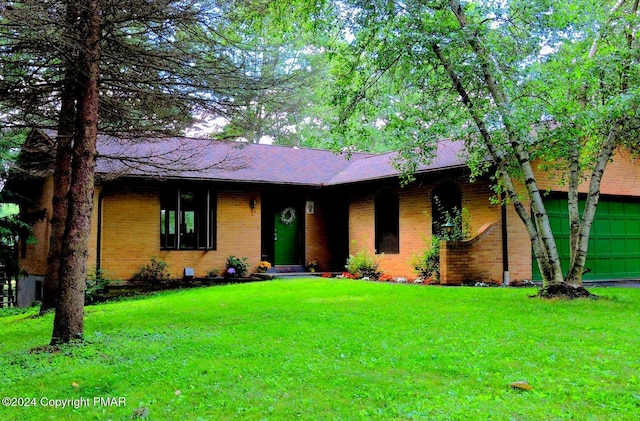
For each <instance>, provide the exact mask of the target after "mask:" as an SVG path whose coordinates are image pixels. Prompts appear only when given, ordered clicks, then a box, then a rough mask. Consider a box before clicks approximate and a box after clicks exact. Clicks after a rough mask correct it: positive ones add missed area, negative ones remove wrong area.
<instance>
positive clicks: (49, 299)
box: [40, 3, 78, 315]
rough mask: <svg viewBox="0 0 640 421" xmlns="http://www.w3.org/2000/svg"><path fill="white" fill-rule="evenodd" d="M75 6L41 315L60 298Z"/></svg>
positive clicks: (71, 125)
mask: <svg viewBox="0 0 640 421" xmlns="http://www.w3.org/2000/svg"><path fill="white" fill-rule="evenodd" d="M76 6H77V5H76V4H75V3H72V4H69V6H68V7H67V16H66V20H65V25H66V33H67V40H68V41H69V42H70V44H69V45H68V47H69V48H68V49H67V52H66V57H65V74H64V81H63V87H62V92H61V100H60V101H61V107H60V115H59V119H58V136H57V138H56V159H55V167H54V170H53V200H52V209H51V210H52V212H51V234H50V238H49V253H48V255H47V270H46V272H45V275H44V283H43V285H42V289H43V291H42V305H41V306H40V315H43V314H45V313H46V312H48V311H49V310H53V309H54V308H56V305H57V303H58V297H59V295H60V289H59V287H60V279H59V272H60V264H59V263H60V253H61V251H62V236H63V235H64V229H65V222H66V219H67V208H68V206H69V203H68V197H67V195H68V193H69V185H70V178H71V143H72V142H71V141H72V138H73V133H74V117H75V112H76V93H75V90H76V77H77V72H76V67H75V63H76V61H77V54H74V51H76V48H75V44H74V41H73V40H75V39H76V36H77V33H76V31H77V28H74V27H75V25H76V22H77V19H78V8H77V7H76Z"/></svg>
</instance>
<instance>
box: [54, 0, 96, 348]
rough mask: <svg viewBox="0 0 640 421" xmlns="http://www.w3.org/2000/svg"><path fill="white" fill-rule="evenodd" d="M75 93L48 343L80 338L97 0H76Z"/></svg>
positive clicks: (93, 117)
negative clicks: (57, 293)
mask: <svg viewBox="0 0 640 421" xmlns="http://www.w3.org/2000/svg"><path fill="white" fill-rule="evenodd" d="M79 5H80V14H79V16H80V18H79V22H80V31H79V34H80V36H81V37H80V39H81V40H82V49H81V52H80V54H79V58H78V63H77V65H78V69H79V72H78V78H77V80H78V85H77V87H78V91H77V93H78V95H77V112H76V127H75V136H74V144H73V160H72V166H71V180H70V181H71V185H70V189H69V203H68V211H67V219H66V224H65V225H66V226H65V232H64V237H63V245H62V252H61V255H60V257H61V259H60V272H59V276H60V298H59V300H58V305H57V307H56V315H55V319H54V325H53V333H52V338H51V343H52V344H59V343H65V342H69V341H72V340H76V339H82V337H83V333H84V292H85V282H86V281H85V275H86V263H87V256H88V248H89V234H90V229H91V212H92V210H93V191H94V175H95V163H96V138H97V134H98V133H97V131H98V126H97V122H98V93H99V89H98V80H99V76H100V64H99V59H100V36H101V23H100V0H89V1H86V2H80V3H79Z"/></svg>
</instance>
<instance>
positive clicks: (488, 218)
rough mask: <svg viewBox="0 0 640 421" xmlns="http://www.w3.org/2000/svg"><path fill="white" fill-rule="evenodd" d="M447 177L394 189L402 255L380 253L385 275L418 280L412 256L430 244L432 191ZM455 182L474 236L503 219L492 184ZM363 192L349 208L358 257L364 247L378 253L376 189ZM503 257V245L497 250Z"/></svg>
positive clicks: (352, 250) (353, 198) (353, 249)
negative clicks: (467, 212) (376, 250)
mask: <svg viewBox="0 0 640 421" xmlns="http://www.w3.org/2000/svg"><path fill="white" fill-rule="evenodd" d="M443 180H451V179H450V178H447V177H442V176H440V177H437V178H436V177H433V178H432V179H423V180H421V181H420V183H419V184H418V183H416V184H413V185H409V186H407V187H405V188H401V187H394V188H392V191H393V192H394V193H395V194H397V195H398V198H399V202H400V233H399V234H400V252H399V253H398V254H378V255H376V258H377V260H378V262H379V264H380V268H381V270H382V271H383V272H384V273H388V274H390V275H392V276H396V277H397V276H405V277H415V276H416V273H415V271H414V269H413V266H412V265H411V261H412V259H413V256H415V255H416V254H418V253H420V252H421V251H423V250H424V249H425V248H426V247H429V246H430V244H431V213H432V205H431V201H432V192H433V191H434V189H435V188H436V187H437V185H438V184H439V183H440V182H441V181H443ZM458 180H460V181H462V180H464V177H461V178H457V176H456V178H454V179H453V181H455V182H456V184H457V185H458V186H459V188H460V190H461V199H462V207H463V208H466V209H468V210H469V213H470V216H471V220H470V228H471V232H472V233H476V232H477V230H478V229H479V228H480V227H482V226H483V225H485V224H487V223H492V222H498V221H499V220H500V206H499V205H494V204H492V203H491V201H490V197H491V195H492V194H493V192H492V190H491V188H490V185H489V184H488V183H486V182H483V181H478V182H476V183H474V184H469V183H463V182H458ZM358 190H359V191H360V193H354V194H352V196H351V200H350V206H349V238H350V240H351V243H350V245H349V252H350V253H351V254H355V253H357V252H358V251H360V250H362V249H363V248H364V249H366V250H368V251H370V252H371V253H373V252H374V250H375V208H374V202H375V200H374V199H375V194H376V193H377V192H378V190H377V189H376V188H375V187H370V188H359V189H358ZM495 253H496V255H498V256H501V255H502V248H501V246H500V247H498V248H497V249H496V250H495Z"/></svg>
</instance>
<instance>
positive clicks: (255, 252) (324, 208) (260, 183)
mask: <svg viewBox="0 0 640 421" xmlns="http://www.w3.org/2000/svg"><path fill="white" fill-rule="evenodd" d="M54 139H55V133H54V132H50V131H39V130H34V131H33V132H32V133H31V134H30V136H29V138H28V140H27V142H26V144H25V147H24V149H23V158H22V161H23V163H25V162H26V163H28V162H29V161H31V164H33V166H35V167H37V168H39V169H40V171H39V174H38V176H33V174H31V175H29V176H28V177H20V176H19V175H16V176H14V178H13V179H12V180H10V184H11V186H10V187H11V188H12V189H13V190H14V191H16V190H17V191H18V192H20V193H22V194H24V195H25V196H27V197H28V199H29V200H28V201H25V202H24V203H22V204H21V207H22V209H23V210H25V211H28V210H30V209H31V210H33V209H42V208H46V209H47V210H48V213H47V214H48V215H49V216H48V217H47V218H46V220H44V221H42V222H39V223H37V224H36V225H35V226H34V235H35V237H36V240H37V243H36V244H24V245H23V246H22V247H21V258H22V261H21V263H22V267H23V268H24V269H25V270H26V271H27V272H28V274H29V275H28V279H30V280H31V281H42V279H43V274H44V272H45V265H46V256H47V249H48V236H49V232H50V225H49V218H50V215H51V197H52V185H53V180H52V174H51V170H50V169H49V168H48V167H49V165H43V163H42V162H39V159H41V158H42V157H43V156H50V154H51V152H50V151H51V150H52V148H53V145H54ZM29 151H36V152H31V153H30V152H29ZM98 151H99V154H100V156H99V158H98V164H97V178H96V190H95V195H94V208H93V219H92V221H93V225H92V229H91V238H90V250H89V258H88V267H99V268H101V269H102V270H104V271H106V273H107V274H108V275H109V276H110V277H111V278H119V279H127V278H129V277H131V276H132V275H133V274H134V273H135V272H136V271H137V270H138V269H139V268H140V267H141V266H142V265H144V264H147V263H149V262H150V259H151V257H156V258H158V259H161V260H164V261H166V262H167V263H168V264H169V270H170V272H171V274H172V276H174V277H181V276H182V274H183V271H184V269H185V268H193V269H194V272H195V276H197V277H200V276H204V275H205V274H206V272H207V271H209V270H211V269H212V268H218V269H224V265H225V261H226V259H227V257H228V256H230V255H234V256H236V257H246V258H247V259H248V263H249V265H250V267H251V269H252V270H255V268H256V266H257V264H258V263H259V262H260V261H262V260H267V261H269V262H271V263H272V264H274V265H275V267H276V268H280V269H281V270H287V269H288V268H292V267H293V268H296V267H300V266H305V265H306V264H308V263H309V262H311V261H316V262H317V263H318V264H319V267H320V270H322V271H328V270H332V271H336V270H338V271H339V270H342V269H343V268H344V264H345V260H346V258H347V257H348V255H349V254H350V253H351V254H353V253H356V252H358V251H360V250H362V249H366V250H368V251H370V252H371V253H372V254H373V253H376V257H377V259H378V261H379V263H380V267H381V269H382V270H383V272H384V273H388V274H391V275H393V276H406V277H412V276H415V273H414V271H413V267H412V265H411V259H412V256H413V255H415V254H416V253H418V252H420V251H422V250H424V249H425V248H426V247H427V245H428V244H430V239H431V235H432V222H433V217H434V216H435V217H436V218H438V215H439V212H440V211H439V210H438V209H437V207H435V206H434V200H433V198H434V197H436V196H437V197H438V198H439V199H440V202H441V203H442V204H443V206H445V207H447V208H449V209H450V208H452V207H453V206H456V207H458V208H465V209H467V210H468V213H469V215H470V217H471V219H470V228H471V232H472V234H473V238H471V239H470V240H468V241H464V242H450V243H448V244H447V245H446V247H442V251H441V266H442V269H441V271H442V272H441V281H442V283H443V284H460V283H461V282H463V281H466V280H482V281H488V280H495V281H497V282H502V281H503V280H507V279H511V280H522V279H532V277H533V278H535V277H536V276H539V274H536V264H535V263H533V258H532V253H531V247H530V243H529V240H528V237H527V235H526V231H525V229H524V226H523V224H522V222H521V221H520V220H519V218H518V217H517V215H516V214H515V211H514V210H513V208H512V206H511V205H507V206H501V205H500V204H496V203H495V201H491V200H490V198H491V197H492V196H493V194H494V192H493V191H492V188H491V182H490V180H489V179H488V178H484V179H482V178H481V179H478V180H476V181H474V182H470V181H469V170H468V169H467V167H466V166H465V164H464V156H463V145H462V143H456V142H442V143H440V144H439V145H438V151H437V156H436V158H435V159H434V160H433V162H432V163H431V164H430V165H427V166H423V167H421V168H420V169H419V171H418V172H417V173H416V179H415V181H413V182H411V183H410V184H409V185H407V186H405V187H400V183H399V173H398V171H397V170H396V169H394V167H393V166H392V164H391V159H392V158H393V156H394V154H393V153H386V154H366V153H353V154H352V155H351V156H350V159H348V160H347V159H345V156H343V155H340V154H335V153H334V152H332V151H326V150H314V149H296V148H290V147H281V146H272V145H262V144H237V143H230V142H219V141H213V140H204V139H192V138H168V139H167V138H165V139H143V140H138V141H137V142H136V143H135V144H133V145H132V144H131V143H126V142H125V141H123V140H121V139H117V138H113V137H109V136H105V135H101V136H99V139H98ZM38 157H40V158H38ZM607 171H608V172H607V173H606V175H605V178H604V180H603V182H602V194H603V196H602V201H601V205H600V206H599V209H598V216H597V221H596V223H595V226H594V229H593V232H592V240H591V244H590V250H589V251H590V258H589V260H588V263H587V267H589V268H590V269H591V271H590V272H589V273H588V274H587V278H589V277H590V278H592V279H625V278H638V277H640V169H639V168H638V166H637V165H636V164H635V163H634V161H633V160H632V158H631V157H630V156H629V154H628V153H626V152H625V151H617V152H616V154H615V156H614V159H613V162H611V163H610V164H609V168H608V170H607ZM540 184H541V188H544V189H547V190H549V195H548V196H547V204H548V206H549V211H550V215H551V218H552V222H553V225H554V228H555V229H556V230H557V232H558V233H559V234H558V241H559V249H560V252H561V253H562V254H563V255H565V256H566V255H567V254H568V249H567V244H568V238H567V237H568V236H567V232H566V231H567V229H566V226H568V223H567V222H566V216H565V214H566V206H564V204H565V203H566V199H565V198H563V195H562V192H563V191H565V188H563V187H562V186H561V185H560V184H558V183H557V182H555V181H554V179H553V177H552V176H551V175H549V174H540ZM564 196H566V195H564Z"/></svg>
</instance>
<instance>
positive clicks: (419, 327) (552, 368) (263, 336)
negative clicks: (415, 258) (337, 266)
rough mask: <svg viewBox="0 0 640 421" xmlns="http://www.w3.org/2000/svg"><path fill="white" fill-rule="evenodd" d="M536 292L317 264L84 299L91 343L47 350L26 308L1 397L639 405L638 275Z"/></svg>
mask: <svg viewBox="0 0 640 421" xmlns="http://www.w3.org/2000/svg"><path fill="white" fill-rule="evenodd" d="M533 291H534V290H532V289H530V288H432V287H426V286H407V285H395V284H388V283H371V282H336V281H335V280H330V279H328V280H324V279H320V278H314V279H304V280H287V281H272V282H259V283H254V284H243V285H230V286H228V287H223V288H199V289H191V290H182V291H177V292H176V291H171V292H162V293H158V294H156V295H154V296H151V297H144V298H141V297H138V298H137V299H136V300H129V299H128V300H122V301H120V302H113V303H112V302H108V303H105V304H100V305H98V306H91V307H87V308H86V313H87V320H88V324H89V326H88V329H87V332H86V335H85V336H86V341H85V343H84V344H83V345H65V346H61V347H59V348H58V349H57V350H55V352H47V349H46V348H41V347H42V346H44V345H46V344H47V343H48V342H49V339H50V333H51V322H52V320H53V315H52V314H51V315H47V316H45V317H39V318H38V317H35V318H34V317H31V315H34V314H36V313H37V309H31V310H28V311H30V312H28V313H26V314H15V315H12V316H8V317H2V321H1V322H0V337H1V338H10V340H3V341H0V364H1V365H2V367H4V369H3V372H2V376H3V380H2V381H3V390H5V391H10V393H9V392H5V393H6V394H7V395H8V396H16V397H21V396H22V397H34V396H35V397H50V398H60V399H67V398H68V397H66V396H65V393H67V394H68V393H72V394H73V396H72V397H73V398H80V397H84V398H86V397H88V398H90V399H92V397H93V396H102V395H104V396H111V393H114V394H115V396H123V397H125V398H126V401H127V404H126V405H125V406H93V405H88V406H83V407H81V408H78V409H75V408H69V407H67V408H64V409H63V408H57V409H54V408H52V407H44V406H42V405H37V406H34V407H29V408H24V407H11V406H6V407H4V408H2V418H3V419H7V420H14V419H16V420H18V419H19V420H42V419H48V418H51V417H52V414H54V415H56V417H57V418H60V415H59V414H61V413H62V412H60V411H63V412H64V418H65V419H66V420H67V421H76V420H83V421H84V420H88V419H113V420H127V419H129V420H130V419H132V417H133V418H135V416H133V415H134V412H135V411H136V410H137V408H138V407H147V408H148V412H149V417H148V418H149V419H154V420H155V419H162V420H166V421H173V420H184V419H194V420H196V419H198V418H203V419H215V420H218V419H219V420H225V419H239V418H241V419H248V420H258V419H275V420H290V419H295V418H301V417H300V414H304V415H303V416H302V418H305V419H332V420H347V419H380V420H387V419H388V420H392V419H407V420H409V419H415V420H442V421H444V420H452V419H455V420H485V419H496V420H508V419H521V420H561V419H573V420H588V419H601V420H614V419H615V420H634V419H637V415H638V411H639V407H638V403H639V401H638V399H639V397H638V396H637V395H638V386H639V382H640V378H639V377H638V373H640V360H639V359H638V358H633V357H629V356H633V355H636V354H635V353H637V341H635V340H630V338H634V337H636V336H637V332H638V331H640V320H639V319H638V317H637V315H638V313H640V289H635V288H628V289H623V288H599V289H598V290H597V293H598V294H599V295H601V296H604V297H606V298H605V299H601V300H598V301H585V300H577V301H556V302H553V303H550V302H548V301H543V300H538V299H530V298H528V296H529V295H531V294H532V292H533ZM167 315H170V317H167ZM479 315H482V317H480V316H479ZM542 320H544V323H542V322H541V321H542ZM558 326H562V329H559V328H558ZM576 338H579V340H576ZM51 351H54V350H51ZM213 356H219V358H213ZM390 373H391V374H392V375H390ZM516 381H527V382H528V383H529V384H530V385H531V386H532V387H533V389H532V390H531V391H529V392H522V391H517V390H513V389H512V388H510V387H509V385H510V384H511V383H512V382H516ZM73 382H76V383H77V384H78V385H79V387H78V388H77V390H76V388H73V387H72V383H73ZM291 390H295V391H296V393H286V391H291ZM65 391H69V392H65ZM114 391H115V392H114ZM301 397H303V398H301ZM52 411H55V412H52Z"/></svg>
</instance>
